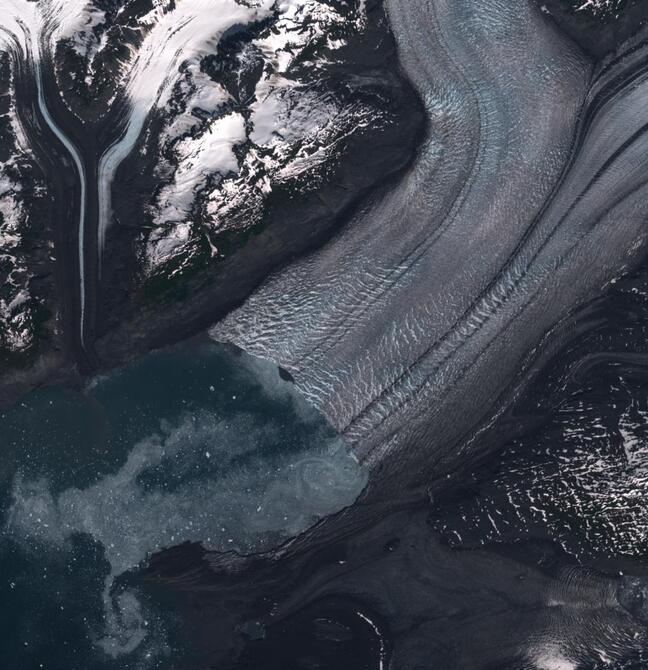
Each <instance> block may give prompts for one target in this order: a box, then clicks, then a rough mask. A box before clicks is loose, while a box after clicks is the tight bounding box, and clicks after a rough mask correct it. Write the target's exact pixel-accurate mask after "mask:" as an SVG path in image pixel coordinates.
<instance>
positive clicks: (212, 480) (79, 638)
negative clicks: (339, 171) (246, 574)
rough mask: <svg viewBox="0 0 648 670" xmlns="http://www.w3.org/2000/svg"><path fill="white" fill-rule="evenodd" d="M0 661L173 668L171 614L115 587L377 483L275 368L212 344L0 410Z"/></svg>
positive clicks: (253, 544) (296, 523)
mask: <svg viewBox="0 0 648 670" xmlns="http://www.w3.org/2000/svg"><path fill="white" fill-rule="evenodd" d="M0 439H1V441H2V449H3V456H4V457H3V459H2V465H1V466H0V486H1V495H2V499H1V505H2V514H3V525H2V529H3V530H2V540H1V542H0V580H1V581H0V597H1V598H2V600H1V602H2V605H1V607H0V621H1V623H2V630H3V631H6V632H7V633H8V635H7V638H6V639H5V640H4V641H3V643H2V644H1V645H0V667H2V668H3V669H4V668H6V669H7V670H10V669H12V668H21V669H23V668H31V667H33V668H40V667H43V668H61V669H63V668H65V670H74V668H79V669H85V668H88V667H93V668H149V667H150V668H169V667H175V666H176V663H177V662H178V659H180V658H181V657H182V654H183V652H182V649H181V647H182V645H181V641H179V640H178V639H177V636H176V635H175V634H174V631H175V629H176V627H175V625H174V621H173V616H172V613H166V612H164V611H162V610H161V609H160V606H159V605H157V604H156V603H153V602H151V601H150V600H149V599H148V598H147V597H145V596H143V595H142V594H141V593H138V592H136V591H133V590H132V588H131V587H129V588H126V587H123V586H119V585H118V583H117V582H116V581H115V580H116V578H117V577H118V576H119V575H121V574H123V573H124V572H126V571H128V570H132V569H133V568H136V567H137V566H138V565H139V564H141V563H142V562H143V561H145V560H146V557H147V556H148V555H150V554H151V553H153V552H155V551H158V550H160V549H162V548H164V547H170V546H174V545H176V544H179V543H181V542H184V541H187V540H189V541H196V542H202V543H203V545H204V546H206V547H208V548H211V549H215V550H232V549H234V550H237V551H241V552H249V551H258V550H262V549H265V548H269V547H271V546H273V545H276V544H277V543H278V542H281V541H283V540H284V539H285V538H287V537H290V536H292V535H295V534H296V533H298V532H300V531H301V530H304V529H305V528H307V527H308V526H309V525H311V524H312V523H313V522H314V521H315V520H316V519H318V518H320V517H321V516H324V515H326V514H329V513H331V512H334V511H337V510H338V509H340V508H342V507H344V506H346V505H348V504H350V503H351V502H352V501H353V500H354V499H355V498H356V496H357V495H358V494H359V492H360V491H361V489H362V487H363V485H364V483H365V474H364V472H363V471H362V470H361V469H360V468H359V466H358V464H357V462H356V461H355V459H354V458H353V457H351V456H350V455H349V454H348V452H347V450H346V448H345V446H344V445H343V444H342V442H341V441H340V440H339V439H338V437H337V436H336V435H335V433H334V432H333V431H332V430H331V429H330V428H329V427H328V425H327V424H326V423H325V422H324V420H323V419H322V418H321V417H320V416H319V415H317V414H316V413H315V412H314V410H312V409H310V408H309V407H308V406H306V404H305V403H304V402H303V401H302V400H301V399H300V398H299V397H298V396H296V395H295V393H294V391H293V386H292V384H291V383H290V382H289V381H284V380H283V379H282V378H281V377H280V375H279V371H278V369H277V368H276V367H275V366H273V365H272V364H270V363H267V362H263V361H260V360H258V359H254V358H252V357H249V356H247V355H244V354H240V353H237V352H234V351H233V350H231V349H227V348H225V347H223V346H221V345H218V344H215V343H213V342H211V341H209V340H201V341H198V342H194V343H192V344H191V345H184V346H178V347H173V348H169V349H167V350H164V351H160V352H156V353H153V354H149V355H148V356H146V357H144V358H142V359H140V360H139V361H136V362H134V363H132V364H129V365H128V366H125V367H124V368H122V369H120V370H117V371H115V372H114V373H111V374H110V375H108V376H106V377H104V378H98V379H95V380H93V381H92V382H91V383H90V384H89V385H88V387H87V388H85V389H78V390H74V389H69V388H62V387H52V388H46V389H40V390H37V391H34V392H33V393H31V394H30V395H29V396H27V397H25V398H24V399H23V400H22V402H20V403H18V404H17V405H16V406H15V407H13V408H11V409H10V410H9V411H7V412H5V413H4V414H2V415H1V416H0Z"/></svg>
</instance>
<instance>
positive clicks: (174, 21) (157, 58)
mask: <svg viewBox="0 0 648 670" xmlns="http://www.w3.org/2000/svg"><path fill="white" fill-rule="evenodd" d="M271 6H272V2H271V0H261V2H260V3H259V4H258V5H257V6H252V7H247V6H245V5H241V4H239V3H237V2H235V0H218V2H216V3H215V2H214V0H178V1H177V2H176V6H175V9H173V10H171V11H169V12H167V13H163V10H162V9H161V8H159V7H158V8H156V9H154V10H153V11H152V12H151V15H150V16H149V20H150V21H151V22H153V21H155V25H154V26H153V27H152V28H151V30H150V32H149V33H148V34H147V36H146V37H145V39H144V42H143V44H142V46H141V48H140V49H139V52H138V55H137V57H136V59H135V62H134V63H133V66H132V68H131V70H130V71H129V72H128V74H127V76H126V81H125V88H126V93H127V95H128V98H129V101H130V109H129V110H128V116H127V119H126V130H125V132H124V134H123V135H122V137H121V139H120V140H119V141H118V142H116V143H115V144H114V145H113V146H111V147H110V148H109V149H108V150H107V151H106V152H105V153H104V154H103V156H102V157H101V160H100V163H99V177H98V179H99V197H100V205H99V206H100V215H99V217H100V218H99V251H100V253H101V251H102V250H103V245H104V241H105V235H106V229H107V227H108V225H109V223H110V217H111V204H110V187H111V185H112V181H113V177H114V175H115V171H116V170H117V167H118V166H119V165H120V164H121V162H122V161H123V160H124V159H125V158H126V156H128V154H129V153H130V152H131V151H132V149H133V147H134V146H135V143H136V142H137V140H138V138H139V136H140V134H141V132H142V129H143V127H144V122H145V121H146V118H147V116H148V114H149V112H150V111H151V109H153V108H154V107H155V106H160V107H164V106H165V105H166V104H167V103H168V100H169V95H170V93H171V91H172V90H173V85H174V84H175V83H176V81H177V80H178V78H179V76H180V73H179V68H180V65H182V63H184V62H186V61H187V60H193V59H195V58H196V57H197V56H203V55H207V54H209V53H213V52H214V51H215V50H216V47H217V46H218V42H219V40H220V38H221V36H222V35H223V33H224V32H225V31H226V30H228V29H229V28H232V27H233V26H235V25H246V24H249V23H251V22H253V21H257V20H259V19H261V18H264V17H265V16H267V15H268V13H269V10H270V8H271Z"/></svg>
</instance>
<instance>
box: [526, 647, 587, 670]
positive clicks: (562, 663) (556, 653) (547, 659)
mask: <svg viewBox="0 0 648 670" xmlns="http://www.w3.org/2000/svg"><path fill="white" fill-rule="evenodd" d="M533 663H534V664H535V667H536V669H537V670H578V666H577V665H576V664H575V663H574V662H573V661H571V660H569V659H568V658H566V656H565V655H564V653H563V651H562V650H561V649H560V647H558V646H557V645H547V646H546V647H544V648H542V649H538V650H537V651H536V652H534V653H533Z"/></svg>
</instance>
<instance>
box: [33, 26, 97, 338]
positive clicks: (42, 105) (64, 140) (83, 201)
mask: <svg viewBox="0 0 648 670" xmlns="http://www.w3.org/2000/svg"><path fill="white" fill-rule="evenodd" d="M32 61H33V63H34V70H35V74H36V88H37V91H38V108H39V110H40V113H41V114H42V116H43V119H44V120H45V123H47V125H48V126H49V128H50V130H51V131H52V132H53V133H54V135H56V137H57V138H58V139H59V140H60V141H61V144H63V146H64V147H65V148H66V150H67V152H68V153H69V154H70V156H71V157H72V160H73V161H74V165H75V166H76V169H77V172H78V173H79V183H80V186H81V197H80V202H79V294H80V296H79V297H80V305H79V310H80V315H79V336H80V339H81V348H82V349H83V350H84V351H85V348H86V347H85V314H86V286H85V221H86V209H87V186H86V173H85V169H84V167H83V161H82V160H81V155H80V153H79V151H78V149H77V148H76V147H75V146H74V144H73V143H72V141H71V140H70V139H69V138H68V137H67V135H66V134H65V133H64V132H63V131H62V130H61V129H60V128H59V127H58V125H57V124H56V122H55V121H54V119H53V118H52V115H51V114H50V111H49V109H48V108H47V104H46V102H45V92H44V87H43V72H42V69H41V63H40V50H39V45H38V38H37V37H36V36H35V35H34V36H33V38H32Z"/></svg>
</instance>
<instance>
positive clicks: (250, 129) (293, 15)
mask: <svg viewBox="0 0 648 670" xmlns="http://www.w3.org/2000/svg"><path fill="white" fill-rule="evenodd" d="M273 9H274V17H275V20H274V21H273V22H272V23H271V25H270V27H269V28H268V29H266V30H264V32H263V33H262V34H261V36H260V37H259V38H257V39H255V40H252V41H251V42H250V43H249V44H248V45H247V46H246V47H245V48H244V49H243V50H242V51H241V53H240V54H239V55H238V60H239V63H240V68H241V69H240V71H239V74H240V73H241V72H242V71H243V70H244V68H245V66H246V64H247V61H250V60H252V59H254V58H255V57H258V56H259V55H260V56H261V57H262V58H263V64H264V67H263V74H262V76H261V78H260V80H259V82H258V83H257V85H256V88H255V91H254V94H253V96H252V97H251V98H250V100H249V101H247V104H246V107H247V110H248V113H249V119H248V123H247V125H246V127H245V132H246V136H244V137H243V136H241V137H239V138H238V141H239V143H243V142H244V141H245V140H246V139H247V140H249V142H250V145H249V146H248V152H247V154H246V155H245V156H244V158H243V159H242V161H241V164H240V165H238V166H235V165H233V164H232V165H230V166H228V170H227V171H226V170H222V169H219V168H218V167H209V166H207V165H206V164H205V163H204V162H202V160H201V165H200V166H198V165H197V164H196V163H197V156H196V154H195V149H194V147H195V144H196V142H203V141H204V137H206V136H205V134H204V133H205V131H206V128H207V127H208V126H209V125H210V123H211V122H208V123H207V124H206V125H203V127H202V128H201V127H200V121H199V120H198V119H197V118H196V117H195V116H192V115H191V110H192V108H194V107H199V108H201V109H203V110H205V111H206V112H212V113H218V108H219V106H221V105H223V104H224V103H225V102H227V101H228V100H231V96H229V94H228V93H227V92H226V91H225V90H224V89H223V88H222V87H221V86H220V85H219V84H216V83H214V82H212V83H211V86H208V87H207V89H206V90H207V91H208V92H209V93H208V97H209V100H207V101H205V100H200V101H199V100H197V99H196V98H197V95H196V93H193V94H191V97H190V98H189V100H188V102H187V104H186V105H185V106H184V111H183V112H182V113H181V114H179V115H178V116H176V117H172V121H171V123H170V125H169V126H168V128H167V130H165V132H164V133H163V141H162V144H163V147H164V146H168V145H169V144H172V143H173V140H174V139H176V138H177V137H178V135H179V134H180V133H182V132H183V131H184V132H186V133H189V134H191V136H192V138H193V139H192V140H191V141H182V142H178V143H176V144H175V145H174V146H173V152H172V154H173V156H174V161H173V164H164V163H163V164H161V165H160V170H159V173H160V174H161V175H164V174H165V173H168V171H169V170H171V171H174V170H177V173H176V177H175V179H174V181H173V182H172V183H171V184H169V186H167V187H166V188H164V189H163V191H162V192H161V193H160V196H159V198H158V200H157V202H156V203H154V205H153V207H152V213H153V224H154V226H155V228H154V232H153V233H152V234H151V235H150V236H149V238H148V244H147V249H146V266H147V268H148V270H149V271H153V270H154V269H155V268H156V267H158V266H159V265H160V264H161V263H163V262H164V261H165V260H168V259H169V258H170V257H171V256H172V255H173V254H174V253H175V252H177V251H179V250H180V249H181V248H182V247H183V245H184V243H185V242H186V241H187V240H188V239H189V238H188V235H187V232H188V227H187V223H188V217H190V214H191V210H192V206H193V205H194V203H195V199H196V197H197V196H198V195H199V194H200V193H202V194H203V198H204V201H205V203H206V204H205V213H206V214H208V215H209V217H210V219H211V221H212V225H213V228H214V230H215V231H216V230H218V229H220V228H221V227H222V225H223V221H224V220H225V219H226V218H228V216H229V215H230V214H231V213H233V212H235V211H236V210H239V211H242V206H244V207H245V209H246V210H249V211H250V212H252V213H254V212H256V213H257V214H258V215H260V214H261V212H262V210H263V202H264V200H265V198H266V197H267V194H268V193H269V192H270V191H271V190H272V186H273V184H276V183H281V182H287V181H290V180H294V179H295V178H297V177H299V176H300V175H303V174H304V173H307V172H309V171H310V172H312V171H314V170H317V169H319V168H320V167H321V166H323V165H324V164H325V163H327V162H328V161H330V160H331V158H332V157H333V156H334V154H335V151H336V145H337V144H338V143H339V141H340V139H341V138H342V137H344V136H346V134H348V132H350V131H351V128H353V127H355V129H357V128H359V127H362V126H363V125H366V123H367V120H366V118H364V116H363V114H364V113H365V112H366V110H365V109H362V108H360V107H356V108H354V109H349V108H346V109H344V108H341V106H340V102H339V101H338V100H336V98H335V97H334V96H327V95H326V94H322V93H321V92H315V90H313V89H312V88H311V89H309V88H307V87H306V86H305V85H304V82H302V81H300V80H299V79H297V78H295V77H294V76H292V75H291V67H292V66H293V64H294V63H295V61H296V60H297V59H299V58H300V57H302V54H303V53H304V51H305V49H306V48H308V47H310V46H311V45H313V44H314V43H317V44H318V45H320V46H324V47H328V48H329V49H331V50H335V49H336V48H339V47H340V46H342V45H343V42H341V41H333V40H332V39H330V38H329V37H328V35H329V34H330V33H331V30H332V29H333V28H334V27H344V28H347V29H348V28H350V27H353V28H354V29H355V30H361V29H362V27H363V26H364V24H365V16H364V14H363V13H362V11H359V12H356V14H355V15H352V16H353V17H354V18H353V19H352V21H350V20H349V17H348V16H343V15H341V14H340V13H339V12H337V11H336V10H335V9H334V8H333V7H331V6H330V5H328V4H326V3H325V2H321V1H319V0H278V1H277V2H275V4H274V6H273ZM323 65H325V61H321V62H317V61H315V62H312V63H310V71H311V72H312V76H313V77H314V78H315V79H316V78H317V75H318V71H319V69H321V67H322V66H323ZM199 76H200V77H201V79H198V77H199ZM205 80H208V81H211V80H209V78H208V77H207V75H205V74H204V73H201V72H200V68H199V62H196V63H195V64H192V71H191V73H190V74H189V75H188V76H187V81H186V83H185V82H183V85H184V86H185V88H184V90H183V89H182V88H181V92H183V93H184V92H185V91H196V90H198V91H199V90H200V88H201V87H204V86H205ZM198 82H200V85H198V86H197V84H198ZM240 102H245V101H240ZM169 111H170V110H169ZM345 127H348V128H349V131H348V132H346V131H345ZM242 130H243V128H242ZM220 150H221V151H223V152H225V153H226V154H229V155H232V154H231V151H228V150H227V148H226V147H225V146H224V145H223V146H222V147H221V149H220ZM203 156H204V157H205V158H206V157H207V153H206V152H203ZM187 163H189V164H190V165H191V166H192V167H191V169H190V170H187V169H186V168H185V166H186V165H187ZM176 165H177V167H176ZM210 171H211V172H212V173H215V172H219V173H220V174H221V175H222V176H224V177H226V178H225V179H222V180H221V179H217V180H215V182H214V183H213V184H211V185H209V186H208V190H205V187H206V186H207V183H208V180H207V178H206V176H207V175H208V173H209V172H210ZM228 171H229V172H230V173H234V174H230V175H229V176H228V177H227V175H226V172H228ZM178 175H180V177H181V178H180V179H178ZM247 221H248V224H249V225H253V223H254V216H253V215H251V216H248V217H247ZM210 244H211V243H210ZM217 253H218V250H217V249H216V248H214V247H212V254H214V255H215V254H217Z"/></svg>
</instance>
